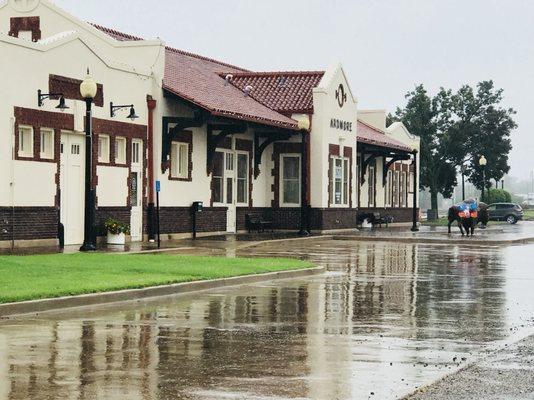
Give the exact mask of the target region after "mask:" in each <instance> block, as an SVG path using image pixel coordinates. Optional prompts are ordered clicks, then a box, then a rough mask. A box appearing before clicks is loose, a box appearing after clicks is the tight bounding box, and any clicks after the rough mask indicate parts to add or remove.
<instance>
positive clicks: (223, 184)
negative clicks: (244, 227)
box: [213, 150, 249, 233]
mask: <svg viewBox="0 0 534 400" xmlns="http://www.w3.org/2000/svg"><path fill="white" fill-rule="evenodd" d="M248 157H249V155H248V152H244V151H235V150H217V151H216V152H215V157H214V167H213V187H214V203H215V204H217V205H220V206H224V207H226V208H227V212H226V231H227V232H228V233H236V232H237V207H238V206H243V207H246V206H247V205H248V202H249V199H248V197H249V193H248V191H249V181H248V180H249V160H248Z"/></svg>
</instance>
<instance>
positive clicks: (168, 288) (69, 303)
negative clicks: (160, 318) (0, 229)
mask: <svg viewBox="0 0 534 400" xmlns="http://www.w3.org/2000/svg"><path fill="white" fill-rule="evenodd" d="M325 270H326V268H325V267H313V268H306V269H298V270H291V271H277V272H268V273H265V274H255V275H245V276H236V277H231V278H222V279H213V280H206V281H194V282H183V283H175V284H172V285H164V286H152V287H147V288H142V289H126V290H119V291H114V292H103V293H91V294H83V295H78V296H67V297H58V298H51V299H42V300H31V301H23V302H19V303H7V304H0V320H1V319H5V317H10V316H16V315H23V314H35V313H40V312H46V311H54V310H63V309H65V308H74V307H85V306H95V305H102V304H106V303H115V302H124V301H132V300H140V299H148V298H150V297H159V296H170V295H177V294H186V293H195V292H199V291H203V290H210V289H219V288H224V287H228V286H237V285H244V284H250V283H257V282H263V281H269V280H273V279H291V278H300V277H306V276H311V275H316V274H320V273H323V272H325Z"/></svg>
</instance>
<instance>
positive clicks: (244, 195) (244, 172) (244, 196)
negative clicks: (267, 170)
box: [237, 153, 249, 204]
mask: <svg viewBox="0 0 534 400" xmlns="http://www.w3.org/2000/svg"><path fill="white" fill-rule="evenodd" d="M248 174H249V170H248V154H247V153H237V203H238V204H247V203H248Z"/></svg>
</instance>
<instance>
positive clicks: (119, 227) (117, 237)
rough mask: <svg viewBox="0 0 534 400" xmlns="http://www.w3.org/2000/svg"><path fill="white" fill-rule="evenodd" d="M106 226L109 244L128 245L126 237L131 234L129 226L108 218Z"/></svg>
mask: <svg viewBox="0 0 534 400" xmlns="http://www.w3.org/2000/svg"><path fill="white" fill-rule="evenodd" d="M104 226H105V227H106V230H107V232H108V244H119V245H120V244H126V235H129V234H130V227H129V226H128V225H127V224H123V223H122V222H119V221H117V220H116V219H113V218H108V219H107V220H106V223H105V224H104Z"/></svg>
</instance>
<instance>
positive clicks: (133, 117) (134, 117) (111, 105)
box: [109, 102, 139, 121]
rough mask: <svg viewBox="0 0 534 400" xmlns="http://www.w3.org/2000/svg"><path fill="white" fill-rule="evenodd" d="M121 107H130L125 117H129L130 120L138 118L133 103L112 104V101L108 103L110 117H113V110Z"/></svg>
mask: <svg viewBox="0 0 534 400" xmlns="http://www.w3.org/2000/svg"><path fill="white" fill-rule="evenodd" d="M123 108H130V114H129V115H128V117H127V118H129V119H131V120H132V121H134V120H136V119H137V118H139V116H138V115H137V114H136V113H135V108H134V105H133V104H127V105H120V106H114V105H113V102H111V103H109V115H110V116H111V118H113V117H115V112H116V111H118V110H122V109H123Z"/></svg>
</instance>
